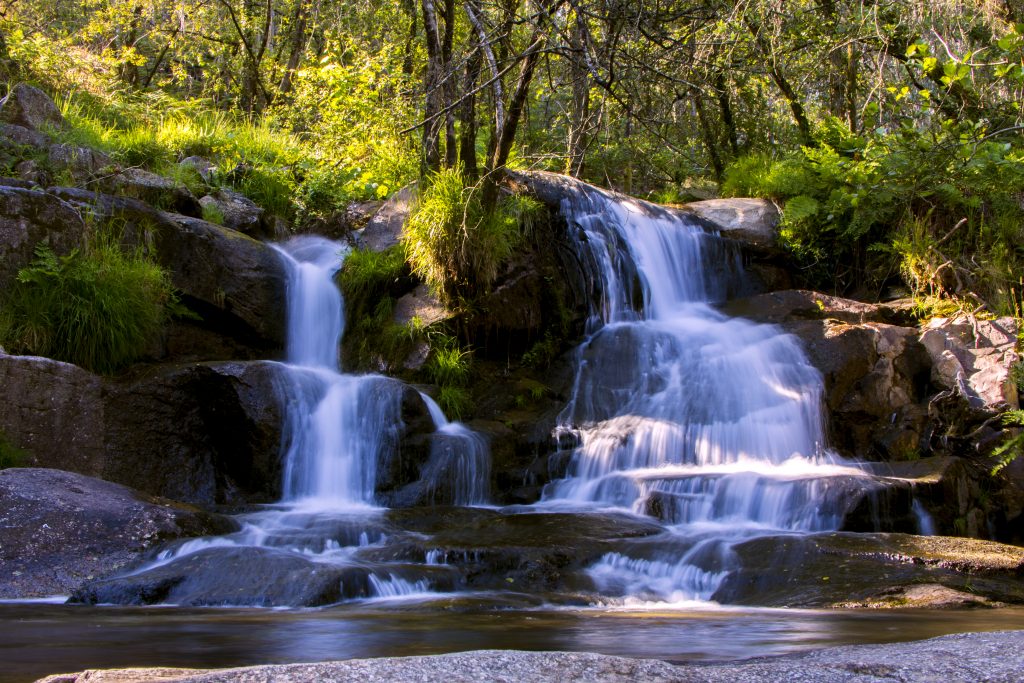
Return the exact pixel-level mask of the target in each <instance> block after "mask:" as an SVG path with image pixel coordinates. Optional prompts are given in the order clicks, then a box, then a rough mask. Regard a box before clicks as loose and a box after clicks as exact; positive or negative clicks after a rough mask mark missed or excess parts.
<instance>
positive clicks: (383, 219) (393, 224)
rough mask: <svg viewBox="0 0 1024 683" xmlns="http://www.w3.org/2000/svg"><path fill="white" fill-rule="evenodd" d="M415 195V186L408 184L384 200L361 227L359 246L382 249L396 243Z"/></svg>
mask: <svg viewBox="0 0 1024 683" xmlns="http://www.w3.org/2000/svg"><path fill="white" fill-rule="evenodd" d="M415 197H416V187H415V185H409V186H407V187H403V188H402V189H401V190H399V191H398V192H396V193H395V194H393V195H392V196H391V198H390V199H388V200H387V201H386V202H384V205H383V206H381V207H380V209H378V210H377V212H376V213H375V214H373V216H372V217H371V218H370V220H369V221H367V223H366V227H365V228H363V230H362V233H361V234H360V236H359V243H360V246H361V247H362V248H363V249H369V250H370V251H384V250H385V249H387V248H389V247H393V246H395V245H396V244H398V243H399V242H400V241H401V236H402V230H403V229H404V228H405V221H407V220H408V219H409V214H410V213H411V212H412V206H413V202H414V201H415Z"/></svg>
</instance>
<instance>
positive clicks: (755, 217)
mask: <svg viewBox="0 0 1024 683" xmlns="http://www.w3.org/2000/svg"><path fill="white" fill-rule="evenodd" d="M682 208H683V209H684V210H685V211H688V212H692V213H694V214H696V215H697V216H700V217H701V218H703V219H704V220H706V221H708V222H710V223H712V224H713V225H714V226H715V228H716V229H717V230H718V231H719V232H720V233H721V234H722V235H723V236H724V237H727V238H729V239H732V240H737V241H739V242H743V243H744V244H749V245H751V246H754V247H757V248H759V249H765V250H772V249H774V248H775V246H776V241H777V237H778V226H779V218H780V216H779V210H778V208H777V207H776V206H775V204H773V203H772V202H770V201H768V200H767V199H744V198H738V197H737V198H728V199H706V200H704V201H700V202H691V203H689V204H684V205H683V207H682Z"/></svg>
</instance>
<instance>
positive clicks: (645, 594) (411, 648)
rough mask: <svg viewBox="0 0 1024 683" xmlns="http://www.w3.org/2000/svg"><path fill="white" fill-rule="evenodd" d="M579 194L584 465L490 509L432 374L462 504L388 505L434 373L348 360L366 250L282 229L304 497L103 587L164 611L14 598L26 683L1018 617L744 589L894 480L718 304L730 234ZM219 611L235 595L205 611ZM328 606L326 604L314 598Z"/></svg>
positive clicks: (849, 631) (110, 595)
mask: <svg viewBox="0 0 1024 683" xmlns="http://www.w3.org/2000/svg"><path fill="white" fill-rule="evenodd" d="M562 213H563V216H564V217H565V219H566V221H567V223H568V226H569V231H570V234H571V235H573V236H574V238H575V240H576V248H577V253H578V256H579V259H580V261H581V263H583V264H584V271H585V273H584V275H585V279H586V281H587V282H588V283H589V287H590V289H591V292H590V294H591V301H592V310H591V316H590V320H589V322H588V328H587V336H586V338H585V339H584V341H583V343H582V344H581V345H580V346H579V347H578V349H577V350H576V352H575V353H576V356H575V358H576V372H575V379H574V383H573V387H572V391H571V397H570V400H569V401H568V403H567V405H566V406H565V408H564V410H563V411H562V414H561V416H560V418H559V420H558V427H557V429H556V432H555V434H554V439H553V443H554V442H557V444H558V446H557V448H559V449H560V451H559V452H558V453H555V454H554V455H553V456H552V457H553V458H558V459H561V461H563V462H566V461H567V462H568V465H567V467H566V468H565V476H564V477H563V478H561V479H558V480H556V481H552V482H550V483H549V484H548V485H547V486H546V488H545V490H544V493H543V497H542V500H540V501H539V502H537V503H535V504H534V505H529V506H515V507H508V508H497V507H494V506H488V505H487V501H488V500H489V480H490V473H489V456H488V451H487V444H486V442H485V440H484V439H483V438H482V437H480V436H479V435H478V434H475V433H474V432H472V431H471V430H470V429H468V428H467V427H465V426H464V425H461V424H458V423H451V422H449V421H448V420H447V419H446V418H445V416H444V414H443V413H442V412H441V410H440V408H439V407H438V406H437V404H436V403H434V402H433V401H432V400H431V399H430V398H429V397H427V396H425V395H422V394H420V395H419V396H420V398H421V399H422V401H423V403H424V404H425V406H424V407H425V409H426V410H427V411H429V414H430V417H431V419H432V420H433V423H434V427H435V433H434V434H433V435H432V441H431V446H430V453H429V459H428V460H427V461H426V462H425V463H424V464H423V466H422V467H421V470H420V477H421V480H422V482H421V483H423V485H424V487H425V490H427V491H431V490H433V488H435V487H436V488H439V489H440V488H443V489H444V490H445V491H446V492H447V496H448V497H447V499H446V502H452V503H454V506H445V507H419V508H410V509H388V508H386V507H384V506H382V505H380V501H379V500H378V497H377V495H376V492H375V488H376V485H377V481H378V477H379V472H378V469H379V468H380V467H381V463H382V462H384V461H386V459H387V458H388V457H390V456H391V455H393V453H394V452H395V450H396V448H397V441H398V439H399V435H400V428H401V425H402V401H403V397H405V398H407V397H408V395H409V392H410V391H412V392H414V393H415V391H414V390H413V389H411V388H409V387H407V386H405V385H403V384H402V383H400V382H398V381H396V380H393V379H390V378H386V377H382V376H379V375H351V374H344V373H342V372H341V371H340V365H339V362H338V348H339V342H340V340H341V337H342V334H343V331H344V306H343V301H342V298H341V295H340V293H339V292H338V289H337V288H336V286H335V284H334V281H333V280H334V277H333V276H334V274H335V273H336V271H337V269H338V268H339V267H340V265H341V262H342V257H343V253H344V251H345V247H343V245H341V244H339V243H335V242H331V241H329V240H326V239H322V238H316V237H302V238H296V239H294V240H292V241H290V242H288V243H286V244H283V245H279V246H278V247H276V248H277V249H278V251H279V252H280V254H281V258H282V260H283V262H284V263H285V266H286V269H287V277H288V281H287V284H288V344H287V358H286V360H285V362H283V363H277V364H275V367H277V368H278V372H277V377H278V380H279V381H278V397H277V398H278V400H279V401H281V404H282V406H283V407H284V410H283V414H284V415H285V416H286V417H285V422H284V426H283V443H282V454H283V464H284V474H283V485H282V490H283V492H284V494H283V499H282V501H281V502H280V503H279V504H276V505H273V506H266V507H264V508H262V509H259V510H257V511H255V512H249V513H246V514H242V515H239V516H238V522H239V525H240V530H239V531H237V532H236V533H234V534H231V535H228V536H223V537H217V538H203V539H194V540H190V541H186V542H181V543H177V544H175V545H173V546H171V547H168V548H166V549H164V550H163V551H162V552H161V553H160V555H159V556H158V557H156V558H154V560H153V561H152V562H151V563H149V564H148V565H146V566H144V567H141V568H139V569H137V570H135V571H134V572H133V573H132V574H130V575H128V576H125V577H120V578H119V579H117V580H114V581H111V582H109V583H107V584H106V585H105V588H104V589H103V590H100V591H99V592H96V593H94V594H93V597H94V599H93V600H92V601H93V602H98V603H101V604H102V603H119V604H125V605H132V604H134V605H139V604H147V603H148V604H154V603H158V604H164V605H168V606H167V607H162V608H157V609H154V608H152V607H113V606H106V607H94V606H85V605H79V606H70V605H69V606H56V605H53V606H50V605H43V606H40V605H32V606H28V605H25V606H22V605H0V615H3V616H4V619H3V621H2V622H0V623H3V624H5V625H10V626H12V628H11V629H9V631H10V632H9V633H7V634H6V637H5V638H3V639H0V650H3V653H2V654H3V655H4V656H5V657H6V658H8V661H12V662H21V663H20V664H18V665H17V666H16V667H15V668H14V669H11V671H13V672H14V674H12V675H14V676H15V678H9V679H8V680H19V678H17V672H19V671H22V672H28V671H31V672H33V673H44V672H47V671H51V672H52V671H54V670H56V669H60V668H64V669H71V668H83V667H84V666H110V665H128V664H150V665H152V664H173V665H179V666H180V665H226V664H244V663H260V662H267V661H302V660H318V659H330V658H339V657H353V656H374V655H383V654H392V655H393V654H420V653H427V652H445V651H453V650H463V649H473V648H491V647H521V648H524V649H568V650H592V651H600V652H607V653H614V654H625V655H637V656H641V655H643V656H656V657H664V658H678V659H691V658H696V659H702V658H713V659H725V658H734V657H746V656H756V655H764V654H776V653H781V652H788V651H794V650H798V649H803V648H807V647H813V646H817V645H822V644H834V643H845V642H881V641H885V640H898V639H910V638H914V637H927V636H930V635H937V634H940V633H945V632H951V631H955V630H962V629H976V630H986V629H991V628H1000V627H1006V625H1007V624H1010V623H1012V622H1013V621H1014V619H1019V618H1020V612H1019V610H1017V611H1010V612H999V613H996V612H992V613H991V614H992V616H991V618H978V616H977V613H971V614H970V615H964V614H960V615H959V616H957V617H956V619H948V618H943V619H936V618H935V617H934V613H915V612H905V613H903V614H902V615H901V616H899V617H898V618H897V617H886V619H885V620H884V623H885V625H884V626H882V625H881V624H882V623H883V620H881V617H880V616H877V613H876V614H874V615H869V614H865V613H860V614H857V613H849V612H847V613H843V612H830V611H814V610H773V609H758V608H750V607H738V606H737V607H730V606H728V605H727V604H725V603H729V602H734V601H733V600H730V595H731V594H730V592H729V590H727V584H728V580H729V578H730V577H731V576H734V575H735V574H736V572H737V571H738V570H739V569H740V568H741V564H742V559H741V558H740V557H738V556H737V552H736V549H737V547H739V546H741V545H742V544H743V543H746V542H749V541H750V540H751V539H755V540H756V539H759V538H766V539H769V540H771V539H770V538H769V537H785V538H804V537H806V536H807V535H809V534H812V533H816V532H825V531H829V530H834V529H838V528H840V526H841V524H842V523H843V519H844V517H845V516H846V515H847V514H848V513H849V512H850V510H849V508H850V505H851V504H852V503H851V501H852V500H854V499H856V498H857V496H855V495H851V493H856V492H861V493H862V492H863V490H864V489H865V487H867V488H870V486H871V485H872V483H873V482H874V480H875V479H874V477H873V475H872V474H871V472H870V471H868V470H867V469H866V468H863V467H861V466H859V465H858V464H856V463H852V462H848V461H844V460H843V459H841V458H840V457H838V456H837V455H835V454H834V453H831V452H830V451H829V450H828V448H827V444H826V439H825V433H824V419H823V415H822V409H821V401H822V391H823V388H822V387H823V385H822V379H821V377H820V375H819V373H818V372H817V370H815V369H814V368H813V367H812V366H811V365H810V364H809V363H808V361H807V358H806V357H805V355H804V354H803V352H802V350H801V349H800V346H799V344H798V343H797V341H796V340H795V339H794V338H793V337H791V336H789V335H787V334H784V333H783V332H782V331H781V330H779V329H778V328H776V327H774V326H770V325H761V324H754V323H752V322H749V321H745V320H741V319H735V318H730V317H727V316H725V315H723V314H722V313H721V312H719V311H718V310H716V309H715V308H714V304H715V303H717V302H721V301H723V300H724V299H725V298H726V297H727V295H729V294H730V292H731V291H732V290H734V289H735V288H736V286H737V285H738V283H739V282H740V281H741V279H742V277H743V274H742V268H741V264H740V261H739V258H738V256H737V255H736V254H735V253H734V252H732V251H731V250H730V248H729V247H728V245H727V244H726V243H725V241H723V240H722V239H720V238H719V237H718V236H717V235H715V234H713V233H710V232H708V231H706V230H704V229H702V228H701V227H700V226H698V225H695V224H690V223H688V222H687V221H686V220H685V219H682V218H680V217H678V216H674V215H670V214H668V213H664V212H660V211H658V210H657V209H656V207H651V206H650V205H638V204H634V203H632V202H631V201H629V200H626V199H622V198H619V197H613V196H612V195H610V194H607V193H604V192H602V191H600V190H597V189H588V190H582V191H580V192H578V193H577V194H575V195H574V196H572V197H569V198H567V199H565V200H564V201H563V206H562ZM552 450H553V451H554V450H555V447H553V449H552ZM917 512H918V514H919V517H920V520H921V524H922V527H923V528H922V529H920V530H919V531H921V532H927V523H928V522H927V519H926V516H925V515H924V514H923V512H921V511H920V510H917ZM781 569H784V568H781ZM739 602H743V603H744V604H747V605H750V604H766V603H763V602H762V603H758V601H757V600H751V599H750V597H749V596H747V597H746V598H745V599H744V600H741V601H739ZM171 606H174V607H171ZM209 606H218V607H220V608H221V609H219V610H208V609H207V610H197V609H195V608H196V607H209ZM266 607H275V608H283V609H277V610H267V609H264V608H266ZM310 607H319V608H322V609H316V610H309V609H296V608H310ZM251 608H257V609H251ZM946 614H947V615H948V614H949V613H946ZM83 623H88V624H92V625H96V626H97V627H98V628H99V630H95V631H90V630H88V629H86V630H85V631H83V630H82V628H81V626H82V624H83ZM40 629H41V630H40ZM43 631H45V632H46V633H48V634H52V633H59V634H60V638H59V640H61V642H62V643H63V645H62V646H61V647H60V648H57V649H54V647H53V646H52V643H53V642H54V641H53V639H52V638H50V637H49V636H47V638H48V642H49V643H51V645H49V646H48V649H47V652H46V653H44V654H42V655H41V656H39V657H35V658H34V659H33V657H34V655H33V654H32V652H33V651H34V650H33V647H32V642H35V640H33V638H35V636H33V635H32V634H33V633H36V632H39V633H42V632H43ZM154 640H159V641H161V642H162V643H164V644H165V645H161V647H164V648H165V650H164V651H165V653H166V656H164V655H158V654H156V653H154V651H153V650H152V649H151V648H149V647H148V644H149V643H151V642H152V641H154ZM171 641H173V642H175V643H177V644H178V645H175V646H171V645H166V643H168V642H171ZM115 643H116V645H117V647H116V648H115V647H112V645H113V644H115ZM86 650H88V654H85V651H86ZM11 657H13V658H14V659H11ZM18 667H20V668H18ZM2 678H3V676H0V679H2Z"/></svg>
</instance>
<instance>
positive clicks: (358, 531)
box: [134, 236, 490, 599]
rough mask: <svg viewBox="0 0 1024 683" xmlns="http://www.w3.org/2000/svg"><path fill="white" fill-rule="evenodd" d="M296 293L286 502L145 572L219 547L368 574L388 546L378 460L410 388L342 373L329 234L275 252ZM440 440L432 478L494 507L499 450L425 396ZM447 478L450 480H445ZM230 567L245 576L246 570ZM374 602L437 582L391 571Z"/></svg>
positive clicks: (283, 380) (284, 398)
mask: <svg viewBox="0 0 1024 683" xmlns="http://www.w3.org/2000/svg"><path fill="white" fill-rule="evenodd" d="M273 247H274V249H275V250H277V252H278V253H279V254H280V256H281V260H282V262H283V264H284V267H285V272H286V276H287V279H286V287H287V313H288V327H287V348H286V359H287V361H286V362H285V363H281V364H278V365H277V367H278V372H277V377H276V380H277V382H276V383H277V390H278V396H277V400H278V401H279V403H280V405H281V406H282V409H283V413H284V424H283V428H282V459H283V464H284V477H283V498H282V503H281V504H280V505H278V506H274V507H270V508H268V509H266V510H262V511H259V512H255V513H249V514H246V515H240V516H239V517H238V518H237V519H238V521H239V522H240V524H241V527H242V528H241V529H240V530H239V531H237V532H235V533H233V534H230V535H227V536H221V537H211V538H200V539H194V540H189V541H186V542H184V543H181V544H178V545H177V546H176V547H174V548H173V549H170V550H165V551H164V552H162V553H161V554H160V555H159V556H158V557H157V559H156V560H155V561H154V562H152V563H150V564H148V565H146V566H144V567H141V568H139V569H138V570H137V571H136V572H134V573H136V574H141V573H144V572H147V571H150V570H152V569H154V568H157V567H160V566H163V565H167V564H170V563H172V562H175V561H176V560H179V559H181V558H183V557H186V556H189V555H193V554H195V553H199V552H203V551H216V549H224V550H230V549H237V548H263V549H269V550H272V551H274V552H282V553H286V554H294V555H300V556H302V557H303V558H305V559H307V560H311V561H314V562H317V563H325V564H331V565H342V566H361V567H364V568H367V567H369V565H368V564H367V563H365V562H360V561H359V560H358V559H357V558H356V553H357V551H359V550H360V549H361V548H367V547H369V546H375V545H379V544H381V543H383V542H384V541H385V540H386V536H385V534H384V532H383V531H382V529H383V528H385V526H386V525H384V524H382V515H383V512H384V510H383V509H382V508H380V507H378V505H377V501H376V499H375V495H374V490H375V485H376V478H377V467H378V464H379V463H380V462H381V461H382V460H383V459H384V458H385V456H386V454H390V453H395V452H396V451H397V443H398V438H399V435H400V430H401V429H402V427H403V423H402V415H401V409H402V405H401V403H402V389H401V387H402V385H401V383H399V382H397V381H395V380H391V379H388V378H385V377H382V376H380V375H350V374H343V373H342V372H341V366H340V362H339V352H340V341H341V338H342V335H343V333H344V327H345V319H344V302H343V300H342V296H341V293H340V292H339V290H338V288H337V286H336V285H335V283H334V275H335V274H336V273H337V271H338V269H339V268H340V267H341V264H342V260H343V258H344V255H345V253H346V252H347V250H348V249H347V247H346V246H344V245H342V244H341V243H337V242H332V241H330V240H327V239H324V238H321V237H313V236H306V237H296V238H293V239H292V240H290V241H288V242H287V243H285V244H281V245H273ZM424 400H425V401H426V405H427V407H428V409H429V411H430V415H431V417H432V418H433V420H434V423H435V427H436V430H437V434H436V436H435V437H434V439H433V442H434V446H433V447H432V451H431V457H430V461H429V462H428V463H427V464H426V465H425V466H424V468H423V469H424V471H423V473H422V478H423V480H424V481H425V482H426V484H427V486H428V487H433V488H436V489H441V488H442V487H443V488H445V490H447V491H450V492H451V496H452V498H454V500H452V501H449V502H451V503H453V504H459V505H469V504H479V503H483V502H486V500H487V496H488V486H487V480H488V478H489V474H490V461H489V452H488V448H487V444H486V442H485V441H484V440H483V438H482V437H480V435H478V434H476V433H474V432H472V431H471V430H470V429H468V428H467V427H465V426H464V425H461V424H459V423H452V422H449V421H448V420H447V418H446V417H445V415H444V413H443V412H442V411H441V409H440V407H439V406H438V405H437V404H436V403H435V402H434V401H432V400H430V399H429V398H427V397H426V396H424ZM446 478H448V479H450V481H445V479H446ZM225 571H235V572H242V573H244V572H245V571H246V567H244V566H241V567H240V566H235V567H227V568H225ZM367 580H368V584H369V586H370V591H371V594H372V595H374V596H375V597H377V598H386V599H396V598H405V597H415V596H420V595H423V594H425V593H428V592H429V591H430V582H429V581H428V580H427V579H419V580H410V579H406V578H402V577H401V576H397V575H395V574H393V573H392V572H390V571H388V566H387V565H386V564H381V565H380V566H378V567H377V568H375V569H372V570H371V572H370V573H369V574H368V576H367Z"/></svg>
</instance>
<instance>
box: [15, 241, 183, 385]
mask: <svg viewBox="0 0 1024 683" xmlns="http://www.w3.org/2000/svg"><path fill="white" fill-rule="evenodd" d="M175 303H176V299H175V296H174V290H173V288H172V287H171V283H170V279H169V278H168V276H167V274H166V273H165V272H164V271H163V270H162V269H161V268H160V267H159V266H157V265H156V264H154V263H152V262H150V261H148V260H146V259H145V258H144V257H143V256H142V255H141V254H139V253H124V252H123V251H122V250H121V249H120V247H119V246H118V245H117V243H116V242H114V241H113V240H101V241H99V243H98V244H93V245H90V246H89V248H87V249H85V250H81V251H79V250H76V251H72V252H71V253H70V254H68V255H66V256H57V255H56V254H54V252H53V250H52V249H50V248H49V247H48V246H45V245H40V246H38V247H37V248H36V258H35V260H34V261H33V262H32V263H31V264H30V265H29V266H28V267H26V268H23V269H21V270H20V271H19V273H18V279H17V281H16V282H15V284H14V286H13V287H12V288H11V289H10V291H9V292H7V293H6V295H5V297H4V301H3V308H2V314H0V340H2V341H3V344H4V345H5V346H6V347H7V348H8V349H10V350H12V351H15V352H18V353H28V354H35V355H40V356H47V357H50V358H56V359H58V360H62V361H67V362H69V363H74V364H76V365H80V366H82V367H84V368H86V369H88V370H92V371H94V372H100V373H112V372H116V371H117V370H120V369H121V368H123V367H125V366H126V365H128V364H129V363H131V362H132V361H134V360H136V359H138V358H139V357H141V356H143V355H144V354H145V353H146V350H147V348H148V347H149V346H150V345H151V344H152V343H153V342H154V341H155V340H156V339H157V338H158V337H159V335H160V333H161V330H162V327H163V324H164V322H165V320H166V318H167V316H168V312H169V310H170V306H172V305H174V304H175Z"/></svg>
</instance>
